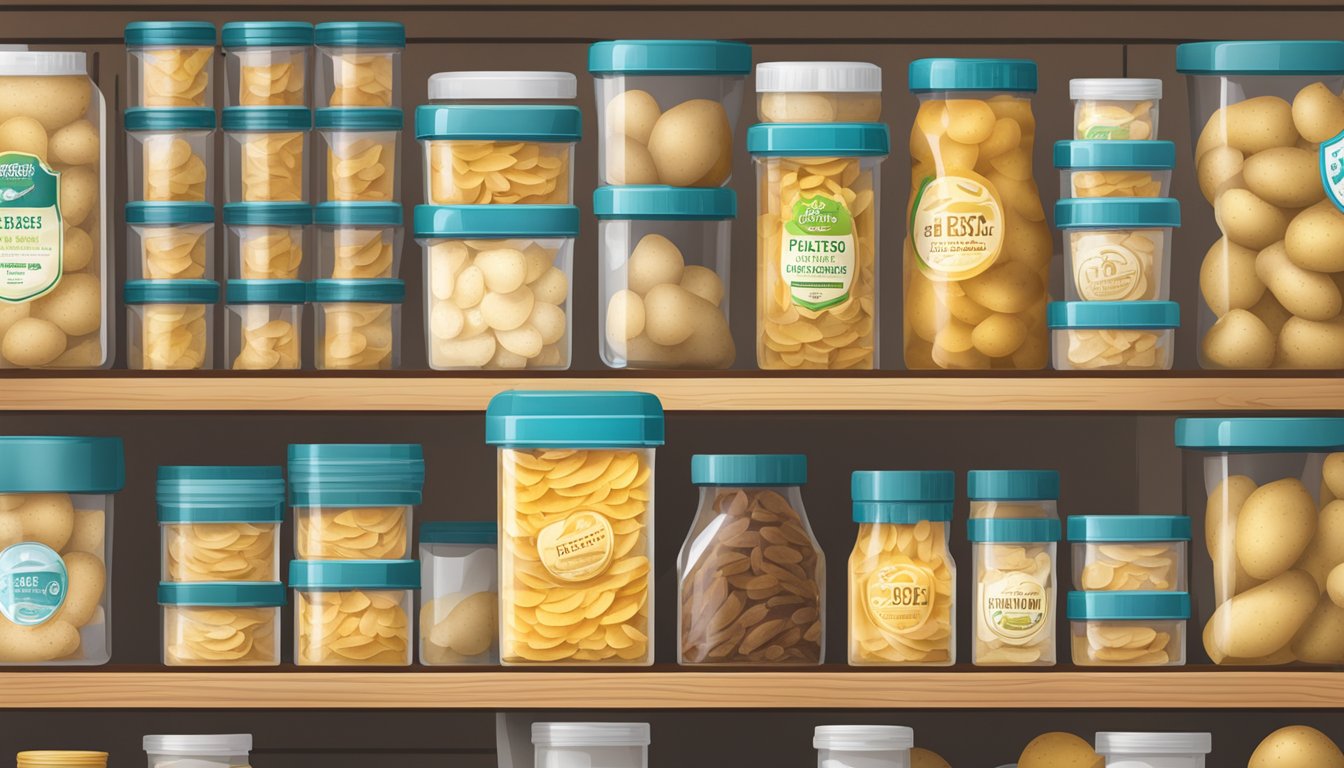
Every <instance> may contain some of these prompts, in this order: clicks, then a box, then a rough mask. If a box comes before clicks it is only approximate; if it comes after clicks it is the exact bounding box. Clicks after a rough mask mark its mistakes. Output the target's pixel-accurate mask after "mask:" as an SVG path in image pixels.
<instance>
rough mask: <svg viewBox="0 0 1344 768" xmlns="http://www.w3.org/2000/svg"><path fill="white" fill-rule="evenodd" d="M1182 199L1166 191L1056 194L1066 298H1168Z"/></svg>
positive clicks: (1083, 299)
mask: <svg viewBox="0 0 1344 768" xmlns="http://www.w3.org/2000/svg"><path fill="white" fill-rule="evenodd" d="M1180 225H1181V204H1180V203H1179V202H1177V201H1176V200H1173V199H1171V198H1169V197H1159V198H1148V199H1141V200H1140V199H1133V200H1099V199H1082V200H1060V201H1059V202H1057V203H1056V204H1055V226H1057V227H1059V228H1060V229H1061V230H1063V232H1064V252H1065V257H1066V258H1067V259H1068V263H1069V267H1068V269H1067V270H1066V271H1067V272H1068V273H1069V274H1068V279H1066V280H1065V281H1064V284H1065V286H1066V290H1065V296H1066V297H1067V298H1068V300H1069V301H1154V300H1156V301H1166V300H1167V299H1169V298H1171V234H1172V230H1173V229H1174V228H1176V227H1179V226H1180Z"/></svg>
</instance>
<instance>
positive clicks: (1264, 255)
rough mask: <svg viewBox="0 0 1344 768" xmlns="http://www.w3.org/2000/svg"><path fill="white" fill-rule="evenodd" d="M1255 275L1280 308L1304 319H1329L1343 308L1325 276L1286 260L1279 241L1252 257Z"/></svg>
mask: <svg viewBox="0 0 1344 768" xmlns="http://www.w3.org/2000/svg"><path fill="white" fill-rule="evenodd" d="M1255 274H1256V276H1257V277H1259V278H1260V280H1261V282H1263V283H1264V284H1265V285H1266V286H1267V287H1268V288H1269V290H1270V292H1271V293H1273V294H1274V298H1276V299H1278V300H1279V303H1280V304H1282V305H1283V307H1284V309H1286V310H1288V311H1289V312H1291V313H1293V314H1294V315H1296V316H1297V317H1300V318H1303V319H1306V320H1329V319H1330V318H1332V317H1335V316H1337V315H1338V314H1339V312H1340V309H1341V308H1344V296H1341V295H1340V291H1339V286H1337V285H1335V282H1334V281H1333V280H1331V279H1330V277H1329V276H1327V275H1324V274H1322V273H1320V272H1312V271H1311V270H1309V269H1303V268H1301V267H1299V266H1297V265H1296V264H1294V263H1293V262H1292V261H1290V260H1289V258H1288V251H1287V249H1286V248H1285V247H1284V244H1283V243H1282V242H1278V243H1274V244H1272V245H1270V246H1269V247H1267V248H1265V249H1264V250H1262V251H1260V253H1259V254H1257V255H1256V257H1255Z"/></svg>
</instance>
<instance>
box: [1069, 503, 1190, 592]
mask: <svg viewBox="0 0 1344 768" xmlns="http://www.w3.org/2000/svg"><path fill="white" fill-rule="evenodd" d="M1068 534H1069V542H1070V543H1071V544H1072V545H1073V547H1072V548H1073V588H1074V589H1079V590H1087V591H1094V592H1101V591H1106V592H1131V591H1135V590H1140V591H1149V592H1185V591H1186V590H1187V577H1186V565H1187V557H1188V550H1189V548H1190V518H1188V517H1185V516H1184V515H1075V516H1073V517H1070V518H1069V520H1068Z"/></svg>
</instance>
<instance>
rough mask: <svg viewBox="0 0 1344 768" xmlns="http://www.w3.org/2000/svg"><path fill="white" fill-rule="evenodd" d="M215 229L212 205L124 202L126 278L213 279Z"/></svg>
mask: <svg viewBox="0 0 1344 768" xmlns="http://www.w3.org/2000/svg"><path fill="white" fill-rule="evenodd" d="M214 232H215V207H214V206H213V205H210V204H209V203H147V202H135V203H127V204H126V252H127V254H128V255H129V258H128V259H127V265H126V266H127V276H128V278H129V279H131V280H199V279H207V280H208V279H213V278H214V276H215V237H214Z"/></svg>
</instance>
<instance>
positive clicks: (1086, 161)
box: [1055, 141, 1176, 225]
mask: <svg viewBox="0 0 1344 768" xmlns="http://www.w3.org/2000/svg"><path fill="white" fill-rule="evenodd" d="M1055 167H1056V168H1058V169H1059V196H1060V197H1061V198H1074V197H1076V198H1089V197H1121V198H1128V197H1145V198H1146V197H1169V196H1170V194H1171V172H1172V169H1173V168H1175V167H1176V145H1175V144H1173V143H1171V142H1170V141H1057V142H1055ZM1055 223H1056V225H1058V223H1059V222H1055Z"/></svg>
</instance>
